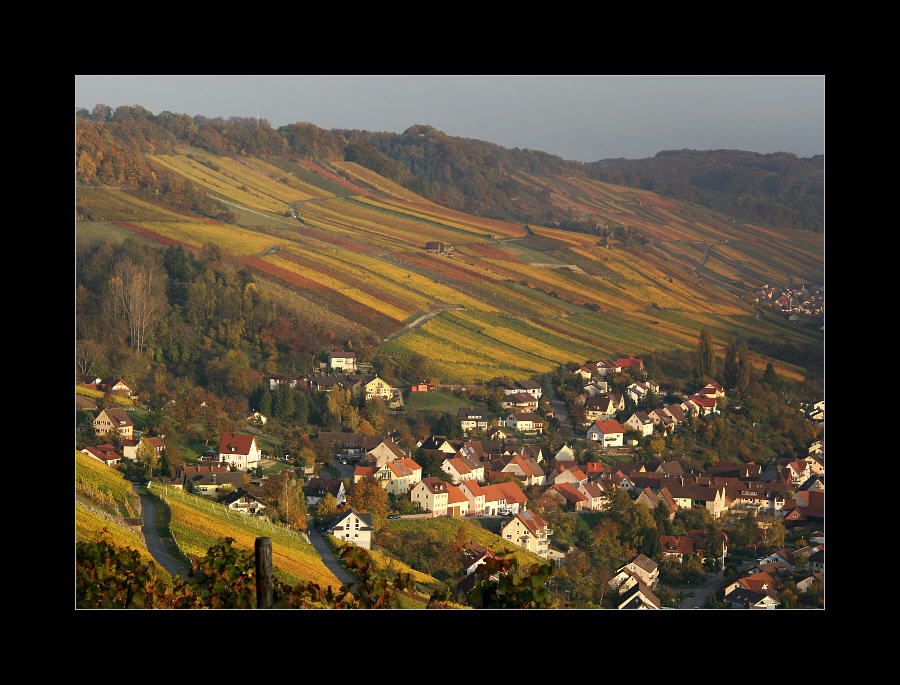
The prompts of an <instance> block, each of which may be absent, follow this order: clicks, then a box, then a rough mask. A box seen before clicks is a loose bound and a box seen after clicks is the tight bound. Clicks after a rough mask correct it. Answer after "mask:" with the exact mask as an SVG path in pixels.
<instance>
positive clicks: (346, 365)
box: [328, 350, 356, 372]
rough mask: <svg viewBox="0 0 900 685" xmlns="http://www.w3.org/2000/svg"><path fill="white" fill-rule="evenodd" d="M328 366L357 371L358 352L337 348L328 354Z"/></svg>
mask: <svg viewBox="0 0 900 685" xmlns="http://www.w3.org/2000/svg"><path fill="white" fill-rule="evenodd" d="M328 367H329V368H331V369H341V370H342V371H351V372H355V371H356V352H344V351H343V350H335V351H334V352H330V353H329V354H328Z"/></svg>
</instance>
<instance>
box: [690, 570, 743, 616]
mask: <svg viewBox="0 0 900 685" xmlns="http://www.w3.org/2000/svg"><path fill="white" fill-rule="evenodd" d="M752 565H753V562H749V561H748V562H745V563H743V564H741V566H740V567H739V568H738V570H739V571H746V570H747V569H748V568H750V567H751V566H752ZM724 582H725V571H724V569H723V570H721V571H719V572H718V573H717V574H715V575H714V576H707V577H706V579H705V580H704V581H703V582H702V583H701V584H700V585H698V586H697V587H696V588H695V589H694V593H695V596H694V597H685V598H684V600H683V601H682V602H681V604H680V605H679V607H678V608H679V609H702V608H703V607H704V606H706V600H707V598H708V597H709V596H710V595H712V594H713V593H715V591H716V590H718V589H719V588H720V587H722V584H723V583H724Z"/></svg>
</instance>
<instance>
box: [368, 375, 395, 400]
mask: <svg viewBox="0 0 900 685" xmlns="http://www.w3.org/2000/svg"><path fill="white" fill-rule="evenodd" d="M363 387H364V389H365V393H366V400H367V401H368V400H371V399H374V398H375V397H380V398H381V399H382V400H384V401H385V402H387V401H388V400H390V399H391V398H392V397H393V396H394V388H392V387H391V386H390V383H387V382H386V381H384V380H382V379H381V378H379V377H378V376H372V377H370V378H368V379H367V380H364V381H363Z"/></svg>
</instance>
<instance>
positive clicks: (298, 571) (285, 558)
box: [150, 483, 340, 588]
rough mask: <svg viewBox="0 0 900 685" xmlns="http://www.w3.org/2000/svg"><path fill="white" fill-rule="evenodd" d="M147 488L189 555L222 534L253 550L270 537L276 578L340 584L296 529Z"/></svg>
mask: <svg viewBox="0 0 900 685" xmlns="http://www.w3.org/2000/svg"><path fill="white" fill-rule="evenodd" d="M150 490H151V492H153V493H154V494H156V495H158V496H159V497H161V498H162V499H163V500H164V501H165V502H166V504H168V506H169V509H170V510H171V512H172V520H171V523H170V528H171V531H172V536H173V537H174V538H175V541H176V542H177V544H178V547H179V548H180V549H181V551H182V552H184V553H185V554H187V555H188V556H189V557H191V556H193V557H201V556H203V555H204V554H205V553H206V551H207V550H208V549H209V548H210V547H211V546H212V545H214V544H215V543H216V540H217V539H218V538H221V537H230V538H233V539H234V541H235V542H234V546H235V547H237V548H240V549H245V550H252V549H253V548H254V544H255V540H256V538H257V537H261V536H263V537H268V538H271V540H272V565H273V566H274V568H275V575H276V577H278V578H279V579H281V580H282V581H283V582H286V583H291V584H293V583H297V582H299V581H306V582H314V583H318V584H319V585H321V586H322V587H326V586H328V585H331V586H332V587H334V588H337V587H339V586H340V582H339V581H338V579H337V578H335V576H334V574H333V573H331V571H329V570H328V569H327V568H326V567H325V565H324V564H323V563H322V560H321V559H320V558H319V555H318V554H317V553H316V551H315V549H314V548H313V546H312V545H311V544H310V543H308V542H306V539H305V538H304V537H303V536H302V535H301V534H300V533H299V532H297V531H293V530H290V529H288V528H283V527H281V526H276V525H272V524H268V523H266V522H265V521H261V520H259V519H258V518H257V517H255V516H247V515H244V514H241V513H239V512H231V511H229V510H228V509H227V507H225V506H223V505H221V504H217V503H216V502H213V501H210V500H207V499H204V498H202V497H197V496H195V495H189V494H187V493H185V492H184V491H182V490H178V489H175V488H166V487H165V486H162V485H159V484H158V483H153V484H151V485H150Z"/></svg>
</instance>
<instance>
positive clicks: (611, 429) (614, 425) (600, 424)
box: [594, 420, 625, 434]
mask: <svg viewBox="0 0 900 685" xmlns="http://www.w3.org/2000/svg"><path fill="white" fill-rule="evenodd" d="M594 425H595V426H596V427H597V428H598V430H600V432H601V433H604V434H611V433H623V434H624V433H625V429H624V428H622V426H621V425H619V422H618V421H614V420H609V421H594Z"/></svg>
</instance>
